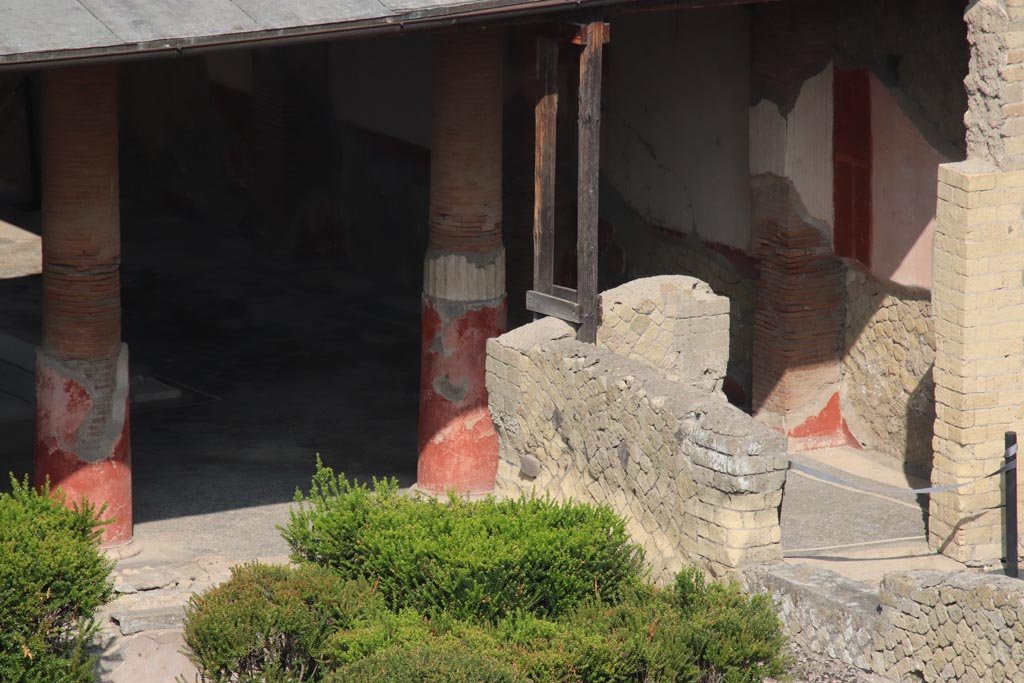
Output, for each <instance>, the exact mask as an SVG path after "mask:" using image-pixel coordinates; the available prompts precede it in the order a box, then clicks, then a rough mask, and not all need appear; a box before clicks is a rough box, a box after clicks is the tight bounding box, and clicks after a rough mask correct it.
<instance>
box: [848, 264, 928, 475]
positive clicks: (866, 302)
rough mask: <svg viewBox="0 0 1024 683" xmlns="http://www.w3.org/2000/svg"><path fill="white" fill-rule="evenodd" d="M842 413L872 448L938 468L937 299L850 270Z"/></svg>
mask: <svg viewBox="0 0 1024 683" xmlns="http://www.w3.org/2000/svg"><path fill="white" fill-rule="evenodd" d="M843 349H844V350H843V366H842V372H843V380H842V383H843V388H842V401H841V405H842V409H843V415H844V417H845V419H846V420H848V422H849V425H850V429H851V431H852V432H853V434H854V435H855V436H856V437H857V439H858V441H860V442H861V443H862V444H863V445H865V446H866V447H868V448H870V449H872V450H874V451H878V452H881V453H885V454H887V455H891V456H893V457H894V458H897V459H899V460H902V461H904V462H908V463H911V464H914V465H919V466H921V467H922V468H925V469H926V468H928V467H930V466H931V459H932V455H931V454H932V429H933V423H934V421H935V398H934V395H935V391H934V387H933V383H932V365H933V364H934V362H935V335H934V332H933V329H932V317H931V294H930V293H929V292H927V291H925V290H917V289H911V288H906V287H900V286H898V285H892V284H889V283H885V282H882V281H880V280H878V279H877V278H875V277H873V276H872V275H871V274H870V273H868V272H867V271H866V270H865V269H864V268H862V267H860V266H859V265H858V264H855V263H849V262H848V264H847V269H846V331H845V339H844V343H843Z"/></svg>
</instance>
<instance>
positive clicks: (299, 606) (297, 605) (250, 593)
mask: <svg viewBox="0 0 1024 683" xmlns="http://www.w3.org/2000/svg"><path fill="white" fill-rule="evenodd" d="M383 611H384V608H383V602H382V601H381V600H380V598H379V596H378V595H377V594H376V593H375V592H374V591H373V589H372V588H371V586H369V584H367V583H365V582H361V581H345V580H344V579H342V578H341V577H339V576H338V575H337V574H336V573H334V572H332V571H330V570H327V569H323V568H321V567H317V566H315V565H303V566H301V567H298V568H290V567H278V566H270V565H260V564H250V565H243V566H241V567H236V568H235V569H234V570H233V571H232V574H231V579H230V580H229V581H227V582H226V583H224V584H222V585H220V586H218V587H217V588H214V589H213V590H211V591H209V592H207V593H204V594H203V595H201V596H195V597H193V598H192V600H191V602H190V604H189V606H188V609H187V610H186V615H185V616H186V620H185V642H186V644H187V645H188V647H189V650H190V651H191V653H190V656H191V659H192V661H193V663H195V664H196V667H197V668H198V669H199V672H200V675H201V677H202V680H204V681H211V682H218V683H219V682H221V681H224V682H227V681H238V682H249V681H252V682H256V681H275V682H279V683H286V682H288V683H290V682H292V681H309V680H319V679H320V674H321V673H322V672H321V671H320V656H319V655H320V652H321V649H322V647H323V645H324V643H325V642H326V640H327V638H328V636H330V635H331V634H332V633H334V632H335V631H339V630H342V629H350V628H352V627H353V626H354V625H355V623H356V620H357V619H359V618H363V617H364V615H368V614H373V613H375V612H376V613H380V612H383Z"/></svg>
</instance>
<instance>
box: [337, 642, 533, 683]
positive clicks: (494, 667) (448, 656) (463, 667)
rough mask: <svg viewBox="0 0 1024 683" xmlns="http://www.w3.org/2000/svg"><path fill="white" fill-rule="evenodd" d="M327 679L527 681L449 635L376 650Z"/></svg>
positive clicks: (356, 682)
mask: <svg viewBox="0 0 1024 683" xmlns="http://www.w3.org/2000/svg"><path fill="white" fill-rule="evenodd" d="M327 680H328V681H330V682H331V683H381V682H382V681H387V683H528V680H527V679H526V678H524V677H523V676H522V675H519V674H516V673H515V671H513V670H512V669H511V668H510V667H508V666H506V665H504V664H502V663H501V662H500V661H499V660H496V659H494V658H493V657H491V656H488V655H487V654H484V653H480V652H477V651H475V650H474V649H473V648H472V647H470V646H468V645H466V644H464V643H460V642H458V641H456V640H452V639H444V640H436V639H435V640H431V641H429V642H425V643H418V644H414V645H410V646H401V645H399V646H393V647H389V648H385V649H382V650H378V651H377V652H374V653H373V654H371V655H370V656H368V657H365V658H363V659H360V660H358V661H356V662H354V663H353V664H351V665H349V666H347V667H345V668H344V669H342V670H341V671H339V672H337V673H336V674H335V675H333V676H331V677H329V678H328V679H327Z"/></svg>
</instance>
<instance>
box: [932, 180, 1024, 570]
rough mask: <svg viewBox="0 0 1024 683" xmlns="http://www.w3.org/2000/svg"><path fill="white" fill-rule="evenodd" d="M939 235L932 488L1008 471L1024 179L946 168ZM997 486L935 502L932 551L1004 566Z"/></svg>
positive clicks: (1023, 414) (1018, 394) (1019, 350)
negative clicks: (1007, 440)
mask: <svg viewBox="0 0 1024 683" xmlns="http://www.w3.org/2000/svg"><path fill="white" fill-rule="evenodd" d="M938 194H939V203H938V227H937V229H936V232H935V257H934V258H935V263H934V273H935V274H934V278H935V282H934V285H933V290H932V314H933V316H934V323H935V371H934V376H935V437H934V441H933V444H934V451H935V460H934V464H933V468H932V481H933V482H934V483H935V484H949V483H959V482H961V481H966V480H969V479H974V478H976V477H979V476H981V475H983V474H986V473H988V472H993V471H995V470H996V469H998V468H999V467H1000V466H1001V465H1002V460H1003V432H1005V431H1007V430H1019V429H1021V427H1022V424H1021V422H1020V421H1021V419H1022V418H1024V284H1022V277H1024V261H1022V254H1024V222H1022V220H1021V206H1022V205H1024V171H1017V172H999V171H996V170H995V169H994V168H993V167H991V166H990V165H988V164H986V163H984V162H978V161H968V162H963V163H958V164H946V165H944V166H941V167H940V169H939V189H938ZM1000 482H1001V480H1000V478H998V477H995V478H991V479H985V480H983V481H981V482H978V483H977V484H973V485H971V486H967V487H965V488H962V489H959V490H957V491H954V492H950V493H941V494H936V495H933V496H932V497H931V504H930V506H929V525H928V534H929V542H930V543H931V545H932V547H933V548H936V549H939V550H941V551H942V552H944V553H945V554H947V555H949V556H951V557H953V558H955V559H957V560H960V561H962V562H969V561H977V562H988V561H993V560H998V559H999V558H1000V557H1001V555H1002V548H1001V543H1000V541H1001V538H1002V536H1001V533H1002V531H1001V529H1002V517H1001V514H1002V513H1001V505H1002V491H1001V486H1000Z"/></svg>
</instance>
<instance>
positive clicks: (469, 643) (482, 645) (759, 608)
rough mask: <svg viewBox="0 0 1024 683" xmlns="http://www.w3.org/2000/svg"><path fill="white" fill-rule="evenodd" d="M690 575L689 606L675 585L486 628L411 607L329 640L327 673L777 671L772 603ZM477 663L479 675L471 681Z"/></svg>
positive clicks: (696, 675) (600, 679)
mask: <svg viewBox="0 0 1024 683" xmlns="http://www.w3.org/2000/svg"><path fill="white" fill-rule="evenodd" d="M688 576H689V578H690V579H691V580H693V581H696V582H699V583H698V584H697V585H698V586H699V587H700V588H698V589H697V590H698V592H697V593H696V594H694V593H689V594H687V595H688V597H696V599H695V600H694V602H693V603H691V604H690V605H689V606H687V607H683V606H682V604H681V603H682V602H683V599H682V598H681V596H680V594H679V593H677V592H676V591H674V590H668V591H660V590H657V589H654V588H642V589H638V590H636V591H635V592H632V593H630V594H629V595H627V596H625V597H624V599H623V600H622V601H620V602H619V603H618V604H616V605H601V604H598V603H595V602H590V603H588V604H585V605H582V606H580V607H579V608H577V609H576V610H574V611H573V612H571V613H570V614H568V615H566V616H564V617H562V618H560V619H558V620H554V621H552V620H547V619H543V618H540V617H537V616H533V615H530V614H515V615H510V616H508V617H506V618H504V619H502V620H500V621H499V622H498V623H497V624H493V625H492V624H488V623H485V622H473V621H465V620H457V619H450V618H446V617H443V616H442V617H440V618H434V619H428V618H426V617H421V616H419V615H417V614H415V613H412V612H404V613H402V614H401V615H398V616H395V615H392V616H390V617H387V618H385V619H384V620H383V622H374V621H373V620H372V619H371V620H369V621H367V622H366V623H364V624H363V625H361V626H360V627H359V628H357V629H355V630H353V631H351V632H340V633H338V634H335V636H334V637H332V638H331V640H330V642H329V643H328V645H327V649H328V650H331V649H334V648H339V646H340V648H341V652H342V653H343V656H340V657H339V656H337V654H334V655H328V659H329V660H330V661H332V662H333V666H332V669H334V671H335V674H334V675H333V676H328V678H327V680H328V681H331V682H332V683H341V682H344V681H367V680H372V676H373V675H376V676H378V678H377V679H376V680H382V681H384V680H387V681H390V680H398V681H405V680H410V681H411V680H416V678H415V676H423V675H425V673H424V672H428V671H429V670H430V667H435V668H437V669H438V670H440V671H444V672H446V675H450V676H451V677H452V678H451V680H458V681H463V680H465V681H481V682H483V681H491V680H502V681H504V680H514V681H529V682H530V683H632V682H635V681H644V682H646V683H724V682H729V683H747V682H756V681H762V680H763V679H764V678H765V677H767V676H779V675H780V674H781V673H782V672H783V669H784V666H783V665H784V661H783V659H782V658H781V655H780V653H781V649H782V644H783V642H782V639H781V636H780V635H779V632H778V621H777V619H776V618H775V616H774V614H773V613H772V612H771V609H770V605H768V604H767V602H764V601H762V600H760V599H759V598H753V599H752V598H749V597H747V596H744V595H742V594H741V593H738V591H737V590H736V589H735V587H733V586H722V585H720V584H705V583H704V582H703V579H702V578H700V577H699V574H697V573H689V574H688ZM743 619H747V620H749V621H748V623H749V624H750V626H751V633H750V634H749V635H748V636H747V637H743V636H737V635H736V634H735V633H734V632H733V629H734V627H735V625H736V624H737V623H738V622H739V621H740V620H743ZM767 624H771V625H772V627H769V628H767V629H765V628H763V627H764V626H766V625H767ZM368 634H372V636H371V637H367V635H368ZM352 642H358V643H359V644H360V647H359V648H353V647H351V645H350V644H351V643H352ZM351 655H356V656H351ZM346 656H350V657H348V658H346ZM421 667H422V668H421ZM476 669H479V670H480V671H483V672H485V673H484V674H482V675H481V677H479V678H473V677H472V675H469V674H472V672H474V671H475V670H476ZM467 672H469V674H467ZM467 675H468V677H467ZM510 677H511V678H510ZM425 680H446V679H445V678H437V679H431V678H427V679H425Z"/></svg>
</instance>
